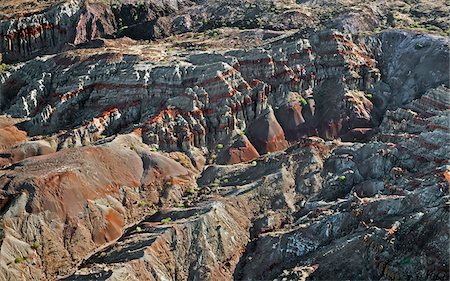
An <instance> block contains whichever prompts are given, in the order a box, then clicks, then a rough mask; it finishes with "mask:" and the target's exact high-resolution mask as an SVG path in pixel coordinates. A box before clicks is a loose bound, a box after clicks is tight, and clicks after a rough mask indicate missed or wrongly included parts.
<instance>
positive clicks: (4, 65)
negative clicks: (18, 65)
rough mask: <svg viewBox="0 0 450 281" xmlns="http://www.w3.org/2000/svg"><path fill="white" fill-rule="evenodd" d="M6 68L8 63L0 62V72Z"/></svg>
mask: <svg viewBox="0 0 450 281" xmlns="http://www.w3.org/2000/svg"><path fill="white" fill-rule="evenodd" d="M6 68H8V65H7V64H6V63H1V64H0V73H1V72H3V71H4V70H5V69H6Z"/></svg>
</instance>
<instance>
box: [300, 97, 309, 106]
mask: <svg viewBox="0 0 450 281" xmlns="http://www.w3.org/2000/svg"><path fill="white" fill-rule="evenodd" d="M300 103H301V104H302V106H305V105H307V104H308V102H307V101H306V99H305V98H301V99H300Z"/></svg>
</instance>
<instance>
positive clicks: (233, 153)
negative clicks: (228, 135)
mask: <svg viewBox="0 0 450 281" xmlns="http://www.w3.org/2000/svg"><path fill="white" fill-rule="evenodd" d="M258 157H259V153H258V151H257V150H256V149H255V147H254V146H253V145H252V143H251V142H250V141H249V140H248V138H247V137H246V136H241V135H238V136H236V138H235V140H234V142H233V144H232V145H231V146H229V147H227V148H225V149H224V151H222V152H221V153H220V154H219V157H218V159H217V164H226V165H232V164H237V163H242V162H247V161H250V160H253V159H256V158H258Z"/></svg>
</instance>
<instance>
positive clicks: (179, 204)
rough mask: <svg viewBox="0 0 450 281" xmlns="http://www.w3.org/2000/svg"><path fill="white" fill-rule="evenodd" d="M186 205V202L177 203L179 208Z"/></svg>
mask: <svg viewBox="0 0 450 281" xmlns="http://www.w3.org/2000/svg"><path fill="white" fill-rule="evenodd" d="M184 207H185V206H184V203H178V204H177V208H184Z"/></svg>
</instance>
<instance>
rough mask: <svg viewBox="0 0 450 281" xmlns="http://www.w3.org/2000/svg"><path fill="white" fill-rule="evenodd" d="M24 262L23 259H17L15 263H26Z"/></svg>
mask: <svg viewBox="0 0 450 281" xmlns="http://www.w3.org/2000/svg"><path fill="white" fill-rule="evenodd" d="M24 261H25V259H24V258H22V257H17V258H16V259H15V260H14V263H22V262H24Z"/></svg>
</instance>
